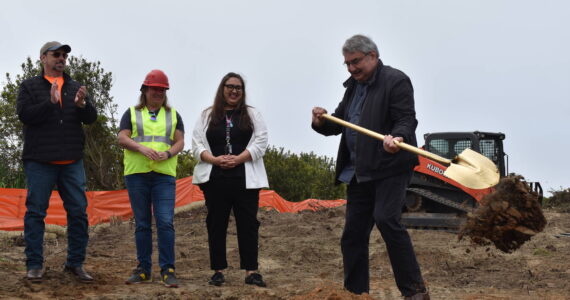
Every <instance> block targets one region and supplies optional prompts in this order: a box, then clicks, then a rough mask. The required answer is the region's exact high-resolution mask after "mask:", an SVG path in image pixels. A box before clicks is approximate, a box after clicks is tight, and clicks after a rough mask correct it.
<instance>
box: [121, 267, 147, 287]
mask: <svg viewBox="0 0 570 300" xmlns="http://www.w3.org/2000/svg"><path fill="white" fill-rule="evenodd" d="M151 281H152V276H151V275H150V272H147V271H145V270H143V268H136V269H134V270H133V275H131V277H129V279H127V280H126V281H125V283H126V284H136V283H144V282H151Z"/></svg>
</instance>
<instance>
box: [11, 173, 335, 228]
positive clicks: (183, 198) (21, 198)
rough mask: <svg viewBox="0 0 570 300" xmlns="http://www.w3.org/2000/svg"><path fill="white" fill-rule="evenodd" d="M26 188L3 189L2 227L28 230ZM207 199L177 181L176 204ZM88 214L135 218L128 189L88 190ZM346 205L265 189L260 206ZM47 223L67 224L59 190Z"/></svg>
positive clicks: (188, 181)
mask: <svg viewBox="0 0 570 300" xmlns="http://www.w3.org/2000/svg"><path fill="white" fill-rule="evenodd" d="M26 192H27V191H26V190H25V189H4V188H0V230H6V231H17V230H23V229H24V214H25V213H26ZM202 200H204V194H202V191H201V190H200V188H199V187H198V186H196V185H193V184H192V177H186V178H182V179H179V180H177V181H176V207H181V206H185V205H187V204H190V203H192V202H196V201H202ZM87 201H88V202H89V204H88V206H87V215H88V217H89V225H95V224H99V223H103V222H109V220H110V219H111V218H112V217H119V218H121V219H123V220H125V219H128V218H130V217H132V215H133V214H132V211H131V204H130V202H129V196H128V194H127V190H119V191H97V192H87ZM344 204H346V200H342V199H339V200H316V199H307V200H304V201H301V202H289V201H287V200H285V199H283V198H281V196H279V195H278V194H277V193H276V192H275V191H271V190H261V192H260V193H259V207H270V208H273V209H275V210H277V211H279V212H299V211H301V210H317V209H320V208H328V207H337V206H341V205H344ZM45 222H46V224H54V225H66V224H67V220H66V213H65V209H64V208H63V201H62V200H61V198H60V196H59V193H58V192H57V191H53V192H52V195H51V198H50V200H49V208H48V210H47V217H46V218H45Z"/></svg>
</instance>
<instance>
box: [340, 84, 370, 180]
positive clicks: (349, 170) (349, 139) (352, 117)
mask: <svg viewBox="0 0 570 300" xmlns="http://www.w3.org/2000/svg"><path fill="white" fill-rule="evenodd" d="M368 86H369V84H368V83H360V82H359V83H357V84H356V88H355V91H354V95H353V96H352V102H351V103H350V107H349V108H348V116H347V120H346V121H348V122H350V123H352V124H358V122H359V120H360V112H361V111H362V104H363V103H364V99H365V98H366V94H367V93H368ZM356 134H357V132H356V131H355V130H352V129H350V128H345V129H344V136H345V140H346V146H347V148H348V151H349V152H350V162H349V163H348V164H347V165H346V167H344V169H343V170H342V172H341V173H340V175H339V176H338V180H340V181H342V182H344V183H350V181H351V180H352V177H354V173H355V169H354V166H355V164H354V162H355V161H356Z"/></svg>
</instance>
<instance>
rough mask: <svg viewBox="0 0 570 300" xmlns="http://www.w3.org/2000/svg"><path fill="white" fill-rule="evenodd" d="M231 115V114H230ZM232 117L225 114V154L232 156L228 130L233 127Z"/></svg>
mask: <svg viewBox="0 0 570 300" xmlns="http://www.w3.org/2000/svg"><path fill="white" fill-rule="evenodd" d="M232 115H233V114H232ZM232 115H229V116H228V114H227V113H226V115H225V117H226V154H232V144H231V143H230V130H231V128H232V127H234V123H233V122H232Z"/></svg>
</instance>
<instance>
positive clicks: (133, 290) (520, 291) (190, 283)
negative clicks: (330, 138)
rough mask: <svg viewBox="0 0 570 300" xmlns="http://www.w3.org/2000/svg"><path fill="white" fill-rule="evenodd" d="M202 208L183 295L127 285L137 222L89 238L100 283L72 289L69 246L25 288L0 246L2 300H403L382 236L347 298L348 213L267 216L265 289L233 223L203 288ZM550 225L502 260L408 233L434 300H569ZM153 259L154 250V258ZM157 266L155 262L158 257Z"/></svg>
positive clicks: (563, 243) (184, 234)
mask: <svg viewBox="0 0 570 300" xmlns="http://www.w3.org/2000/svg"><path fill="white" fill-rule="evenodd" d="M205 216H206V211H205V208H204V207H203V206H202V207H198V208H196V209H194V210H191V211H187V212H183V213H180V214H177V216H176V221H175V222H176V223H175V227H176V261H177V264H176V267H177V275H178V278H179V279H180V282H181V286H180V288H177V289H169V288H166V287H164V286H163V285H161V284H160V283H159V281H158V274H159V270H158V268H157V267H155V269H154V275H155V276H156V278H155V279H154V282H153V283H148V284H140V285H125V284H124V280H125V279H126V278H127V277H128V276H129V275H130V272H131V270H132V269H133V267H135V265H136V260H135V247H134V239H133V231H134V228H133V222H132V221H131V222H128V221H127V222H115V223H114V224H112V225H103V226H97V227H95V228H92V229H91V231H92V232H91V239H90V244H89V248H88V257H87V261H86V269H87V270H88V271H90V272H91V273H92V275H93V276H94V277H95V279H96V282H95V283H92V284H84V283H79V282H76V281H75V279H74V278H71V277H70V276H68V275H67V274H65V273H63V272H62V266H63V263H64V261H65V255H66V239H65V237H58V238H51V239H48V240H46V245H45V257H46V268H47V272H46V279H45V280H44V282H42V283H39V284H31V283H29V282H27V281H26V280H25V279H24V275H25V266H24V255H23V247H22V246H23V245H22V238H21V236H18V237H13V238H10V239H4V240H2V241H0V278H3V284H1V285H0V298H2V299H227V300H230V299H232V300H237V299H261V300H265V299H268V300H269V299H297V300H305V299H330V300H333V299H335V300H342V299H401V296H400V293H399V291H398V289H397V288H396V286H395V283H394V281H393V277H392V272H391V268H390V265H389V263H388V259H387V254H386V250H385V247H384V244H383V241H382V239H381V238H380V236H379V234H378V231H377V230H375V231H374V233H373V235H372V238H371V246H370V259H371V293H370V295H360V296H356V295H352V294H350V293H348V292H346V291H344V290H343V289H342V277H343V276H342V260H341V255H340V246H339V239H340V235H341V233H342V228H343V220H344V207H340V208H335V209H327V210H322V211H319V212H302V213H299V214H280V213H277V212H275V211H265V210H261V211H260V214H259V219H260V221H261V224H262V225H261V229H260V259H259V260H260V265H261V267H260V271H261V273H262V274H263V275H264V278H265V280H266V282H267V284H268V288H258V287H252V286H249V285H245V284H244V282H243V281H244V272H243V271H242V270H239V269H237V268H236V266H239V261H238V252H237V242H236V234H235V232H236V231H235V223H233V221H232V222H231V223H230V229H229V234H228V261H229V264H230V268H229V269H228V270H227V271H226V272H225V274H226V280H227V283H226V284H225V285H224V286H222V287H214V286H210V285H208V283H207V280H208V278H209V277H210V276H211V275H212V271H211V270H210V269H209V259H208V249H207V236H206V230H205ZM545 216H546V218H547V220H548V225H547V227H546V229H545V230H544V232H542V233H539V234H538V235H536V236H535V237H533V238H532V239H531V240H530V241H529V242H527V243H526V244H524V245H523V246H522V247H521V248H520V249H519V250H517V251H515V252H514V253H511V254H506V253H503V252H501V251H499V250H497V249H495V248H494V247H493V246H488V247H481V246H474V245H471V244H470V243H469V242H468V241H466V240H463V241H460V242H458V241H457V235H455V234H453V233H447V232H437V231H419V230H409V231H410V235H411V236H412V240H413V242H414V245H415V249H416V252H417V256H418V260H419V261H420V264H421V267H422V271H423V274H424V278H425V280H426V282H427V284H428V286H429V288H430V292H431V296H432V299H488V300H491V299H493V300H498V299H570V237H557V235H558V234H560V233H563V232H570V214H559V213H555V212H552V211H546V212H545ZM155 249H156V248H155ZM154 261H155V262H156V261H157V258H156V250H155V257H154Z"/></svg>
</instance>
